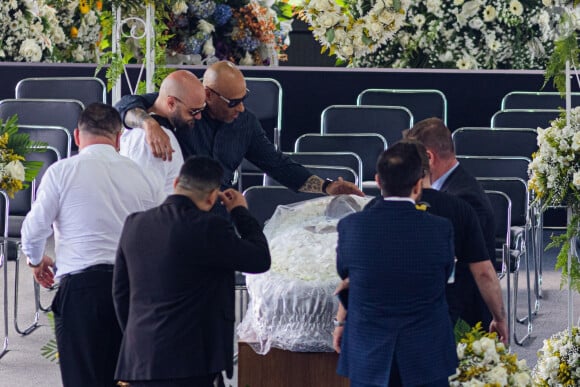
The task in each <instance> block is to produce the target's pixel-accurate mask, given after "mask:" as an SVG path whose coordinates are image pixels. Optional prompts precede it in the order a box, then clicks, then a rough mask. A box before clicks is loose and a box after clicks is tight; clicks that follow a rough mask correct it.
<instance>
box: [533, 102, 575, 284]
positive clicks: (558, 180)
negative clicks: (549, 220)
mask: <svg viewBox="0 0 580 387" xmlns="http://www.w3.org/2000/svg"><path fill="white" fill-rule="evenodd" d="M538 147H539V149H538V151H537V152H536V153H535V154H534V155H533V158H532V162H531V163H530V166H529V172H530V180H529V182H528V186H529V188H530V190H532V191H533V192H534V194H535V204H536V205H542V206H544V207H546V206H555V205H566V206H570V207H572V213H573V216H572V219H571V221H570V223H569V224H568V227H567V232H566V233H564V234H561V235H557V236H552V242H551V243H550V244H549V245H548V247H557V246H561V250H560V253H559V254H558V258H557V261H556V269H562V281H563V282H566V281H567V276H568V265H567V262H568V252H569V250H570V239H571V238H572V237H573V236H578V232H579V231H578V230H579V228H578V227H579V226H580V152H579V151H580V107H576V108H574V109H572V111H571V115H570V126H568V125H566V117H565V115H564V114H563V115H562V116H561V117H559V118H557V119H555V120H554V121H552V122H551V125H550V127H548V128H546V129H541V128H538ZM570 275H571V279H572V280H571V285H572V288H573V289H575V290H577V291H580V264H579V263H578V260H577V259H572V267H571V272H570Z"/></svg>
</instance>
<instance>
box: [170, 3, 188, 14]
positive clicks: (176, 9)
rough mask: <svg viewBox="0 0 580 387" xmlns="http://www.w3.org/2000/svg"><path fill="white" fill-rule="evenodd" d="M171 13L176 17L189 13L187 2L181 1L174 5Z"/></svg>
mask: <svg viewBox="0 0 580 387" xmlns="http://www.w3.org/2000/svg"><path fill="white" fill-rule="evenodd" d="M171 12H173V13H174V14H175V15H181V14H184V13H186V12H187V3H186V2H185V1H182V0H179V1H177V2H175V4H173V6H172V7H171Z"/></svg>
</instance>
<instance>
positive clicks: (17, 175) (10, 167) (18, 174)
mask: <svg viewBox="0 0 580 387" xmlns="http://www.w3.org/2000/svg"><path fill="white" fill-rule="evenodd" d="M4 173H6V174H7V175H8V176H10V177H12V178H13V179H16V180H21V181H22V180H24V178H25V172H24V165H22V163H21V162H20V161H18V160H15V161H11V162H9V163H8V164H6V166H5V167H4Z"/></svg>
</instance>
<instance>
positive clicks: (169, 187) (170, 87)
mask: <svg viewBox="0 0 580 387" xmlns="http://www.w3.org/2000/svg"><path fill="white" fill-rule="evenodd" d="M204 108H205V91H204V88H203V85H202V84H201V82H200V81H199V80H198V79H197V77H196V76H195V75H193V74H192V73H191V72H189V71H186V70H178V71H175V72H173V73H171V74H169V75H168V76H167V77H166V78H165V79H164V80H163V82H162V83H161V87H160V88H159V95H158V96H157V98H156V99H155V102H154V103H153V105H152V106H151V107H150V108H149V109H147V113H148V114H149V115H150V116H151V117H153V118H154V119H155V120H157V122H159V124H160V126H161V128H162V129H163V131H164V132H165V133H166V134H167V136H168V137H169V140H170V142H171V146H172V147H173V149H174V150H175V153H174V154H173V158H172V159H171V160H170V161H167V162H164V161H163V160H161V159H159V158H156V157H154V155H153V153H152V152H151V148H150V147H149V146H148V145H147V142H146V141H145V131H144V130H125V131H124V132H123V135H122V136H121V151H120V153H121V154H122V155H123V156H127V157H129V158H130V159H132V160H133V161H135V162H136V163H137V164H139V165H140V166H141V167H143V169H144V170H146V171H152V172H154V173H156V174H158V175H159V177H160V179H161V180H162V181H163V185H164V191H165V193H166V194H171V193H172V192H173V181H174V180H175V178H176V177H177V176H178V175H179V169H180V168H181V166H182V165H183V155H182V153H181V149H180V147H179V143H178V142H177V139H176V137H175V135H174V132H177V131H188V130H193V128H194V126H195V121H196V120H199V119H201V112H202V111H203V109H204Z"/></svg>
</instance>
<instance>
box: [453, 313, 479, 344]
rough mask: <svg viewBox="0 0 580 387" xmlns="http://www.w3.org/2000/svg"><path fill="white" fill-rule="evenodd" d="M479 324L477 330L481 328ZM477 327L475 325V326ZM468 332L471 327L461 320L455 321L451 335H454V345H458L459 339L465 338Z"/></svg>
mask: <svg viewBox="0 0 580 387" xmlns="http://www.w3.org/2000/svg"><path fill="white" fill-rule="evenodd" d="M478 324H479V328H481V323H478ZM476 327H477V325H476ZM469 331H471V326H470V325H469V324H468V323H467V322H465V321H464V320H462V319H460V318H459V319H457V322H456V323H455V326H454V327H453V334H454V335H455V343H456V344H458V343H459V342H461V339H462V338H463V337H465V336H466V335H467V334H468V333H469Z"/></svg>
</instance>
